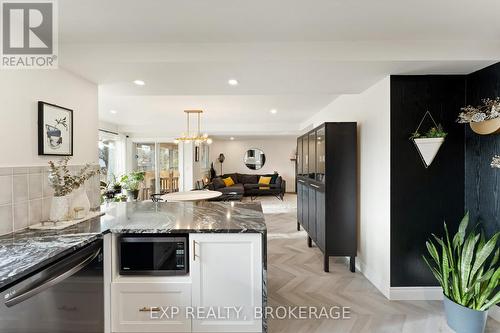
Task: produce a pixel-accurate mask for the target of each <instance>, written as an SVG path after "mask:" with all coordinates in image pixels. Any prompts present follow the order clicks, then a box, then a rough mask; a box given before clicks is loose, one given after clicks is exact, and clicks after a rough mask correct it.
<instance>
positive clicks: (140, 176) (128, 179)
mask: <svg viewBox="0 0 500 333" xmlns="http://www.w3.org/2000/svg"><path fill="white" fill-rule="evenodd" d="M144 175H145V173H144V172H142V171H132V172H131V173H129V174H125V175H123V176H122V178H121V179H120V183H121V184H122V187H123V188H124V189H125V190H126V191H127V196H128V197H129V198H130V199H132V200H137V198H138V197H139V187H140V186H141V183H142V182H143V181H144Z"/></svg>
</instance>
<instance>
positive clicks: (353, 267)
mask: <svg viewBox="0 0 500 333" xmlns="http://www.w3.org/2000/svg"><path fill="white" fill-rule="evenodd" d="M349 270H350V271H351V272H353V273H354V272H356V257H350V259H349Z"/></svg>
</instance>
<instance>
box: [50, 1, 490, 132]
mask: <svg viewBox="0 0 500 333" xmlns="http://www.w3.org/2000/svg"><path fill="white" fill-rule="evenodd" d="M59 12H60V15H59V31H60V57H59V59H60V64H61V66H62V67H65V68H67V69H68V70H70V71H72V72H75V73H77V74H79V75H81V76H83V77H85V78H87V79H89V80H91V81H93V82H96V83H98V84H99V95H100V101H99V112H100V118H101V119H102V120H105V121H108V122H111V123H114V124H117V125H118V126H119V127H120V129H121V130H124V131H127V132H130V133H142V134H146V135H147V134H150V135H165V136H169V135H176V134H178V133H179V131H181V130H183V129H184V126H185V125H184V122H185V120H184V117H183V112H182V111H183V110H184V109H189V108H201V109H203V110H205V111H206V114H205V116H204V119H205V120H206V123H205V125H206V126H205V127H206V129H207V130H208V131H209V132H210V133H211V134H219V135H233V134H241V133H245V134H246V135H251V134H258V135H269V134H291V133H293V132H294V131H297V130H298V129H299V124H300V123H302V122H304V121H305V120H306V119H308V118H309V117H310V116H312V115H313V114H314V113H316V112H318V111H319V110H321V109H322V108H323V107H324V106H326V105H327V104H328V103H329V102H330V101H332V100H333V99H334V98H335V97H336V96H337V95H340V94H352V93H359V92H361V91H363V90H364V89H366V88H367V87H369V86H370V85H372V84H373V83H375V82H376V81H378V80H379V79H381V78H382V77H384V76H386V75H389V74H444V73H455V74H461V73H470V72H472V71H474V70H477V69H479V68H482V67H484V66H486V65H489V64H491V63H494V62H496V61H497V60H499V58H500V20H498V13H500V1H498V0H474V1H460V0H440V1H435V0H434V1H431V0H421V1H401V0H378V1H373V0H315V1H303V0H300V1H299V0H275V1H240V0H227V1H226V0H210V1H199V0H182V1H181V0H179V1H167V0H164V1H158V0H141V1H136V0H85V1H81V0H61V1H59ZM230 78H236V79H238V81H239V82H240V84H239V85H238V86H236V87H232V86H229V85H228V84H227V80H228V79H230ZM135 79H141V80H144V81H146V85H145V86H144V87H138V86H135V85H134V84H133V83H132V81H133V80H135ZM272 108H276V109H278V113H277V114H276V115H272V116H271V115H270V113H269V110H270V109H272ZM109 110H117V111H118V113H117V114H111V113H110V112H109Z"/></svg>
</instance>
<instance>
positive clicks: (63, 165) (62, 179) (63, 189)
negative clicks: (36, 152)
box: [49, 157, 99, 197]
mask: <svg viewBox="0 0 500 333" xmlns="http://www.w3.org/2000/svg"><path fill="white" fill-rule="evenodd" d="M70 159H71V158H70V157H65V158H63V159H61V160H59V161H58V162H57V163H54V162H53V161H49V184H50V186H51V187H52V188H53V189H54V196H56V197H62V196H65V195H68V194H70V193H71V192H72V191H73V190H76V189H78V188H79V187H80V186H82V185H83V184H84V183H85V182H86V181H87V180H88V179H90V178H92V177H93V176H95V175H97V174H99V169H98V168H96V167H93V166H92V165H90V164H86V165H85V166H84V167H83V168H82V169H80V171H78V173H77V174H76V175H72V174H71V173H70V172H69V169H68V162H69V160H70Z"/></svg>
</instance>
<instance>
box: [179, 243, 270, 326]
mask: <svg viewBox="0 0 500 333" xmlns="http://www.w3.org/2000/svg"><path fill="white" fill-rule="evenodd" d="M189 250H190V252H189V253H190V271H191V278H192V283H193V284H192V301H193V307H194V308H195V309H196V308H197V309H201V310H203V311H204V314H203V317H206V318H200V316H199V315H197V317H198V318H195V319H193V321H192V329H193V332H262V320H261V319H256V318H255V316H254V313H255V308H256V307H262V235H261V234H250V233H248V234H214V233H212V234H190V249H189ZM219 310H220V311H221V312H220V314H218V315H217V317H218V318H216V319H214V318H213V316H212V314H213V313H210V312H209V311H215V313H216V314H217V311H219ZM237 312H239V316H238V315H237Z"/></svg>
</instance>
